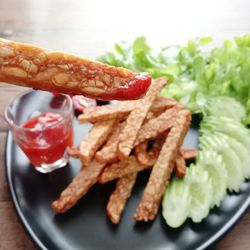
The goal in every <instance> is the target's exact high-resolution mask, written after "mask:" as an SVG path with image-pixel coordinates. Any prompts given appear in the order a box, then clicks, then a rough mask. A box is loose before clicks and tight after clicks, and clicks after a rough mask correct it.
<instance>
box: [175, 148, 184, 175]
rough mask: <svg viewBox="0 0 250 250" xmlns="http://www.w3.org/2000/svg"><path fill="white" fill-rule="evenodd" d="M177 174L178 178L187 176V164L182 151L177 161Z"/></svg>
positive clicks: (178, 154)
mask: <svg viewBox="0 0 250 250" xmlns="http://www.w3.org/2000/svg"><path fill="white" fill-rule="evenodd" d="M175 172H176V175H177V176H178V177H184V176H185V174H186V162H185V159H184V157H183V155H182V154H181V152H180V151H178V153H177V156H176V159H175Z"/></svg>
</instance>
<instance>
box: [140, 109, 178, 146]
mask: <svg viewBox="0 0 250 250" xmlns="http://www.w3.org/2000/svg"><path fill="white" fill-rule="evenodd" d="M180 110H181V107H180V106H177V105H176V106H174V107H172V108H170V109H167V110H166V111H165V112H163V113H162V114H161V115H159V116H158V117H156V118H153V119H151V120H149V121H148V122H146V123H145V124H143V125H142V127H141V129H140V130H139V132H138V135H137V138H136V141H135V146H137V145H139V144H140V143H141V142H143V141H146V140H150V139H153V138H155V137H157V136H159V134H161V133H163V132H165V131H167V130H168V129H170V128H171V127H172V126H173V124H174V122H175V119H176V116H177V115H178V112H179V111H180Z"/></svg>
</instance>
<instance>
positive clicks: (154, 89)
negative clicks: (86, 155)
mask: <svg viewBox="0 0 250 250" xmlns="http://www.w3.org/2000/svg"><path fill="white" fill-rule="evenodd" d="M166 83H167V79H166V78H159V79H158V80H156V81H155V82H154V83H153V84H152V85H151V87H150V89H149V91H148V93H147V95H146V96H145V97H143V98H142V99H141V100H139V101H138V103H137V105H136V108H135V109H134V110H133V111H132V112H131V113H130V114H129V116H128V118H127V120H126V125H125V127H124V128H123V130H122V132H121V134H120V136H119V144H118V150H117V151H118V158H119V159H120V160H124V159H127V158H128V156H129V154H130V152H131V150H132V149H133V147H134V143H135V140H136V137H137V134H138V132H139V130H140V128H141V125H142V123H143V121H144V119H145V117H146V116H147V113H148V111H149V109H150V107H151V106H152V104H153V102H154V100H155V99H156V97H157V95H158V94H159V93H160V91H161V89H162V88H163V87H164V86H165V85H166Z"/></svg>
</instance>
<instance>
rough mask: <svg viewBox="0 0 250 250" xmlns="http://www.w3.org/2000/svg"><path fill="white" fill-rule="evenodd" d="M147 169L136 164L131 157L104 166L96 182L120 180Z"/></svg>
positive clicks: (133, 157) (134, 158) (134, 159)
mask: <svg viewBox="0 0 250 250" xmlns="http://www.w3.org/2000/svg"><path fill="white" fill-rule="evenodd" d="M148 167H149V166H143V165H141V164H140V163H138V161H137V160H136V157H135V156H133V155H131V156H129V158H127V159H126V160H124V161H119V162H116V163H113V164H111V165H108V166H106V167H105V168H104V170H103V172H102V173H101V175H100V176H99V178H98V181H99V182H100V183H106V182H109V181H112V180H115V179H118V178H121V177H123V176H125V175H129V174H132V173H136V172H139V171H142V170H144V169H146V168H148Z"/></svg>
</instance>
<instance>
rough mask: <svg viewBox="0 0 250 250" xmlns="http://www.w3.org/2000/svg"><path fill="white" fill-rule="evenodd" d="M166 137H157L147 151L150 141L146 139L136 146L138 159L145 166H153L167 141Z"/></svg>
mask: <svg viewBox="0 0 250 250" xmlns="http://www.w3.org/2000/svg"><path fill="white" fill-rule="evenodd" d="M165 139H166V137H165V136H164V137H161V138H157V139H156V140H155V141H154V142H153V145H152V147H151V149H149V150H148V151H147V148H148V141H144V142H142V143H140V144H139V145H138V146H136V147H135V155H136V159H137V161H138V162H139V163H140V164H142V165H143V166H145V167H147V166H153V165H154V164H155V162H156V160H157V157H158V156H159V153H160V150H161V147H162V145H163V143H164V142H165Z"/></svg>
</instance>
